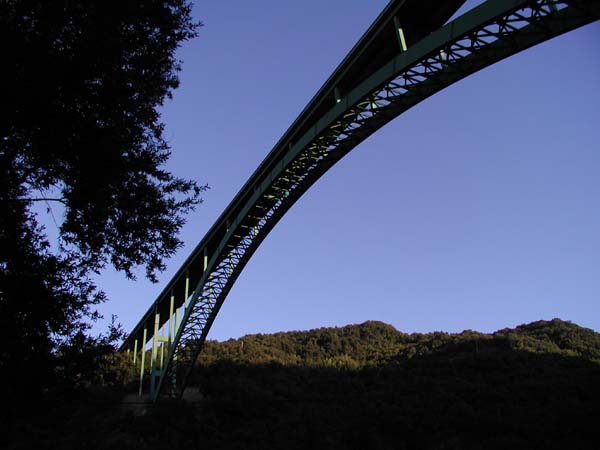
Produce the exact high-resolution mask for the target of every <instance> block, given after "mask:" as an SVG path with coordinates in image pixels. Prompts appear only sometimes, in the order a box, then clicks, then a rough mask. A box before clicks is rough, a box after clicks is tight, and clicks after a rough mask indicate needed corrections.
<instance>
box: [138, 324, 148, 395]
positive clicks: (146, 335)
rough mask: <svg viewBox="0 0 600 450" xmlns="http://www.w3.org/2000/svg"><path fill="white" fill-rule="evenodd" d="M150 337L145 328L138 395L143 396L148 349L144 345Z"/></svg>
mask: <svg viewBox="0 0 600 450" xmlns="http://www.w3.org/2000/svg"><path fill="white" fill-rule="evenodd" d="M147 337H148V329H147V328H146V327H144V333H143V339H142V357H141V364H140V387H139V389H138V395H140V396H141V395H142V391H143V388H144V366H145V365H146V348H145V347H144V343H145V342H146V338H147Z"/></svg>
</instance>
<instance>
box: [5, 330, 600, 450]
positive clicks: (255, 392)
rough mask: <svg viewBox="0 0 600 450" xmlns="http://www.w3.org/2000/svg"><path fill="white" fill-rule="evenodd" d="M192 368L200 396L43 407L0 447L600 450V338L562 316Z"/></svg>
mask: <svg viewBox="0 0 600 450" xmlns="http://www.w3.org/2000/svg"><path fill="white" fill-rule="evenodd" d="M199 363H200V364H199V365H198V367H197V369H196V372H195V374H194V378H193V380H192V381H193V384H195V385H196V386H198V387H199V389H200V391H201V392H202V395H203V398H202V400H201V401H199V402H198V403H171V404H169V403H167V404H162V405H160V406H157V407H154V408H150V409H149V413H148V414H146V415H143V416H136V415H134V414H133V413H132V411H131V410H127V409H125V408H123V407H121V406H119V405H112V406H111V405H110V404H107V403H102V402H101V401H99V399H98V398H97V397H92V398H90V397H89V396H84V397H83V400H79V401H76V400H73V401H71V402H70V403H63V402H54V403H45V404H39V405H35V406H34V408H33V409H32V414H31V415H30V416H28V417H26V418H24V419H23V420H21V421H14V423H12V424H11V427H10V429H8V430H7V431H8V432H7V433H6V434H5V436H10V437H11V439H12V442H11V441H8V445H6V446H3V448H8V449H15V448H23V449H29V448H52V449H55V448H58V449H77V450H79V449H81V448H85V449H86V450H91V449H109V448H111V449H112V448H119V449H139V448H152V449H163V448H164V449H177V448H210V449H245V450H251V449H257V450H258V449H260V450H267V449H307V448H308V449H314V450H317V449H344V450H346V449H361V450H363V449H375V450H377V449H398V450H402V449H407V450H408V449H418V450H443V449H446V450H447V449H460V450H470V449H473V450H475V449H486V450H489V449H502V450H505V449H527V450H534V449H540V450H542V449H543V450H551V449H561V450H562V449H574V450H587V449H590V450H592V449H593V450H597V449H598V448H599V443H600V427H599V425H598V424H599V423H600V334H599V333H596V332H594V331H592V330H588V329H585V328H582V327H579V326H577V325H575V324H572V323H569V322H564V321H561V320H558V319H555V320H552V321H539V322H535V323H531V324H527V325H521V326H519V327H516V328H514V329H503V330H500V331H497V332H495V333H492V334H485V333H478V332H475V331H470V330H468V331H464V332H462V333H457V334H450V333H442V332H436V333H426V334H419V333H414V334H405V333H402V332H399V331H397V330H396V329H395V328H393V327H392V326H390V325H386V324H384V323H381V322H365V323H363V324H361V325H349V326H345V327H339V328H320V329H316V330H310V331H294V332H285V333H276V334H271V335H267V334H257V335H250V336H244V337H242V338H240V339H231V340H228V341H226V342H220V343H219V342H214V341H211V342H208V343H207V346H206V349H205V351H204V352H203V354H202V355H201V358H200V362H199ZM93 398H96V400H93Z"/></svg>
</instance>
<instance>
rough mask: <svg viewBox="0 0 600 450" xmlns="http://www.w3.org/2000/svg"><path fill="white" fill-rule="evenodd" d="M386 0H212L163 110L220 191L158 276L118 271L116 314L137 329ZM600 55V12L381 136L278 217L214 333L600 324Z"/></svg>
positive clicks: (172, 131)
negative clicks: (134, 276) (360, 326)
mask: <svg viewBox="0 0 600 450" xmlns="http://www.w3.org/2000/svg"><path fill="white" fill-rule="evenodd" d="M386 3H387V2H386V1H385V0H370V1H368V2H367V1H359V0H353V1H341V0H330V1H328V2H322V1H316V0H304V1H303V2H281V1H270V0H256V1H253V2H241V1H239V2H218V1H204V2H197V4H196V6H195V9H194V14H195V17H197V18H198V19H199V20H201V21H202V22H204V25H205V26H204V27H203V28H202V29H201V30H200V36H199V37H198V38H197V39H195V40H194V41H192V42H189V43H187V44H186V45H185V46H184V47H182V48H181V49H180V51H179V57H180V59H181V60H182V61H183V71H182V72H181V74H180V78H181V87H180V88H179V89H178V90H177V91H176V92H175V95H174V99H173V100H172V101H170V102H168V103H167V104H166V105H165V107H164V109H163V120H164V122H165V123H166V136H167V139H168V140H169V142H170V143H171V145H172V148H173V155H172V158H171V160H170V162H169V165H168V168H169V169H170V170H171V171H173V172H174V173H175V174H176V175H177V176H183V177H187V178H194V179H196V180H198V181H199V182H200V183H202V184H203V183H208V184H209V185H210V187H211V189H210V190H209V191H208V192H206V193H205V195H204V200H205V201H204V203H203V204H202V205H200V206H199V207H198V208H197V210H196V212H195V213H193V214H192V215H190V216H189V219H188V223H187V224H186V225H185V227H184V229H183V233H182V235H181V237H182V239H183V241H184V242H185V247H184V248H182V249H181V250H180V251H179V252H178V254H177V255H176V256H175V257H174V258H172V259H171V260H170V261H169V262H168V268H167V270H166V271H165V272H164V273H163V274H162V275H161V276H160V277H159V278H160V282H159V283H158V284H152V283H150V282H148V281H147V280H145V279H144V278H143V271H139V277H138V280H137V281H136V282H132V281H128V280H126V279H125V277H124V276H123V275H122V274H116V273H114V272H113V271H111V270H107V271H106V272H105V273H103V274H102V275H101V276H100V277H98V279H97V281H98V283H99V286H100V287H101V288H102V289H104V290H105V291H106V293H107V294H108V296H109V298H110V301H109V302H107V303H106V304H104V305H102V306H101V308H100V309H101V312H102V313H103V314H104V315H105V316H106V317H110V315H111V314H117V315H118V320H119V321H120V322H121V323H122V324H123V325H124V326H125V328H126V329H127V331H129V330H131V329H132V328H133V326H134V325H135V324H136V323H137V321H138V320H139V319H140V318H141V316H142V314H143V313H144V312H145V311H146V310H147V308H148V307H149V306H150V305H151V303H152V302H153V301H154V300H155V298H156V296H157V295H158V293H159V292H160V291H161V289H162V288H163V286H164V284H165V283H166V282H167V281H168V280H169V279H170V277H171V276H172V275H173V274H174V273H175V272H176V271H177V269H178V268H179V266H180V264H181V263H182V262H183V260H185V258H186V257H187V256H188V255H189V253H190V252H191V250H192V249H193V248H194V247H195V246H196V244H197V243H198V242H199V241H200V239H201V238H202V237H203V235H204V233H205V232H206V231H207V230H208V229H209V228H210V226H211V225H212V224H213V222H214V221H215V220H216V218H217V217H218V216H219V214H220V213H221V212H222V211H223V209H224V208H225V207H226V206H227V204H228V203H229V202H230V201H231V199H232V198H233V196H234V195H235V194H236V193H237V191H238V190H239V189H240V188H241V187H242V185H243V184H244V182H245V181H246V179H247V178H248V177H249V176H250V174H251V173H252V172H253V171H254V170H255V168H256V167H257V166H258V164H259V163H260V162H261V161H262V160H263V159H264V157H265V156H266V155H267V153H268V152H269V151H270V150H271V148H272V146H273V145H274V144H275V143H276V142H277V140H278V139H279V138H280V137H281V135H282V134H283V132H284V131H285V130H286V129H287V127H288V126H289V125H290V124H291V122H292V121H293V120H294V119H295V118H296V117H297V115H298V114H299V113H300V111H301V110H302V108H303V107H304V106H305V105H306V103H307V102H308V101H309V100H310V98H311V97H312V96H313V95H314V93H315V92H316V91H317V90H318V88H319V87H320V86H321V85H322V84H323V82H324V81H325V80H326V79H327V78H328V76H329V75H330V74H331V72H332V71H333V70H334V69H335V67H336V66H337V64H338V63H339V62H340V61H341V60H342V59H343V57H344V56H345V55H346V54H347V52H348V51H349V50H350V49H351V48H352V46H353V45H354V44H355V43H356V41H357V40H358V39H359V38H360V36H361V35H362V34H363V33H364V31H366V29H367V27H368V26H369V25H370V24H371V22H372V21H373V20H374V18H375V17H376V16H377V15H378V14H379V12H380V11H381V10H382V9H383V7H384V6H385V5H386ZM478 3H481V2H480V1H470V2H467V4H466V5H465V7H464V8H463V10H462V11H465V10H466V9H470V8H471V7H472V6H474V5H476V4H478ZM409 45H410V42H409ZM599 54H600V23H598V22H596V23H594V24H591V25H588V26H587V27H584V28H581V29H578V30H575V31H574V32H571V33H568V34H566V35H563V36H560V37H558V38H556V39H554V40H551V41H548V42H545V43H543V44H541V45H538V46H536V47H534V48H532V49H529V50H526V51H524V52H522V53H519V54H517V55H515V56H513V57H511V58H509V59H507V60H504V61H502V62H500V63H497V64H495V65H493V66H491V67H489V68H487V69H484V70H483V71H480V72H478V73H476V74H474V75H472V76H469V77H468V78H466V79H464V80H462V81H460V82H458V83H456V84H454V85H452V86H450V87H449V88H447V89H445V90H443V91H442V92H440V93H438V94H435V95H434V96H432V97H431V98H429V99H427V100H426V101H424V102H422V103H421V104H419V105H417V106H416V107H414V108H412V109H411V110H409V111H408V112H406V113H404V114H403V115H402V116H400V117H399V118H397V119H396V120H394V121H393V122H392V123H391V124H389V125H387V126H386V127H384V128H383V129H382V130H380V131H378V132H377V133H376V134H375V135H373V136H371V137H370V138H369V139H368V140H367V141H365V142H364V143H363V144H361V145H360V146H359V147H358V148H356V149H355V150H354V151H353V152H351V153H350V154H349V155H348V156H347V157H345V158H344V159H343V160H342V161H340V162H339V163H338V164H337V165H336V166H334V167H333V168H332V169H331V170H330V171H329V172H328V173H327V174H326V175H325V176H324V177H323V178H321V180H319V181H318V182H317V183H316V184H315V185H314V186H313V187H312V188H311V189H310V190H309V191H308V192H307V193H306V194H305V195H304V196H303V197H302V198H301V199H300V200H299V201H298V202H297V203H296V205H294V207H293V208H292V209H291V210H290V211H289V213H288V214H286V216H285V217H284V218H283V219H282V220H281V221H280V223H279V224H278V225H277V226H276V227H275V229H274V230H273V231H272V232H271V234H270V235H269V236H268V237H267V239H266V240H265V241H264V243H263V244H262V245H261V247H260V248H259V249H258V250H257V251H256V253H255V255H254V256H253V258H252V259H251V260H250V262H249V263H248V265H247V266H246V268H245V269H244V271H243V272H242V274H241V276H240V277H239V279H238V281H237V282H236V284H235V286H234V287H233V289H232V291H231V292H230V294H229V296H228V298H227V300H226V301H225V304H224V305H223V307H222V309H221V312H220V313H219V316H218V318H217V319H216V321H215V323H214V325H213V327H212V330H211V332H210V334H209V338H211V339H219V340H224V339H227V338H230V337H238V336H241V335H244V334H248V333H268V332H274V331H281V330H297V329H309V328H315V327H321V326H341V325H345V324H349V323H360V322H364V321H366V320H381V321H384V322H387V323H390V324H391V325H393V326H395V327H396V328H398V329H399V330H402V331H405V332H415V331H418V332H428V331H434V330H441V331H448V332H456V331H462V330H464V329H476V330H479V331H484V332H489V331H494V330H497V329H500V328H504V327H512V326H515V325H518V324H521V323H525V322H530V321H534V320H539V319H551V318H554V317H560V318H562V319H564V320H571V321H573V322H575V323H578V324H579V325H582V326H586V327H589V328H593V329H595V330H597V331H600V234H599V230H600V202H599V199H600V180H599V176H598V174H599V173H600V106H599V101H600V58H598V55H599ZM103 326H104V325H103V324H100V325H99V328H102V327H103Z"/></svg>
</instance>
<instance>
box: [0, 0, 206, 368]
mask: <svg viewBox="0 0 600 450" xmlns="http://www.w3.org/2000/svg"><path fill="white" fill-rule="evenodd" d="M199 25H200V24H199V23H196V22H194V21H193V20H192V17H191V5H190V4H189V3H188V2H187V1H184V0H164V1H158V0H136V1H132V0H121V1H119V2H116V1H102V2H97V1H91V0H89V1H69V0H59V1H55V2H46V1H43V0H12V1H11V0H7V1H3V2H0V40H1V41H2V42H3V43H4V45H3V54H2V70H1V71H0V86H1V89H2V93H1V97H2V101H1V102H0V171H1V172H0V175H1V181H0V183H1V186H0V187H1V189H0V208H1V211H2V214H1V219H0V282H1V284H0V317H1V319H0V321H1V324H0V326H2V328H3V330H4V331H5V332H6V335H7V336H9V338H8V342H6V341H4V343H3V349H5V350H3V356H6V355H4V353H14V354H20V356H19V358H13V359H15V360H16V359H20V360H23V361H28V358H29V357H30V356H31V357H32V358H33V355H37V356H36V357H35V358H38V357H39V358H45V357H47V356H48V351H49V349H51V348H53V347H54V346H56V344H57V342H58V341H60V340H61V339H65V338H67V339H68V336H70V335H72V334H73V333H75V332H76V330H78V331H80V330H81V326H82V322H81V320H82V319H83V318H84V317H93V314H94V313H93V305H94V304H96V303H98V302H99V301H102V299H103V295H102V294H101V293H98V292H97V290H96V288H95V286H94V285H93V283H92V282H91V281H90V280H89V279H88V278H87V276H88V275H89V274H90V273H91V272H98V271H99V270H101V269H102V268H104V267H105V266H106V265H107V264H110V265H112V266H114V267H115V268H116V269H117V270H120V271H123V272H125V274H126V275H127V276H128V277H134V273H133V269H134V268H136V267H144V268H145V273H146V276H147V277H149V278H150V279H152V280H155V279H156V273H157V272H158V271H160V270H162V269H163V268H164V259H165V258H167V257H169V256H170V255H172V254H173V253H174V252H175V251H176V250H177V248H178V247H179V246H180V245H181V241H180V240H179V239H178V238H177V234H178V232H179V230H180V228H181V226H182V225H183V223H184V217H185V215H186V214H187V213H188V212H189V211H190V210H191V209H192V208H193V207H194V206H195V205H196V204H197V203H198V202H199V201H201V199H200V197H199V196H200V193H201V192H202V191H203V190H204V189H205V188H206V187H205V186H200V185H198V184H197V183H196V182H195V181H191V180H186V179H182V178H178V177H176V176H174V175H173V174H172V173H170V172H169V171H167V170H166V169H165V168H164V165H165V163H166V161H167V160H168V158H169V156H170V147H169V144H168V143H167V142H166V140H165V139H164V136H163V129H164V124H163V123H162V122H161V120H160V113H159V110H158V108H159V107H160V106H161V105H162V104H163V102H164V101H165V99H168V98H170V97H171V95H172V91H173V90H174V89H175V88H177V86H178V84H179V81H178V77H177V72H178V71H179V70H180V62H179V61H178V60H177V59H176V57H175V51H176V49H177V47H178V46H179V45H180V43H181V42H183V41H185V40H188V39H191V38H193V37H195V36H196V35H197V30H198V27H199ZM49 198H50V201H56V202H59V203H60V204H61V208H63V209H64V216H63V220H62V222H61V223H60V225H59V236H60V252H59V253H57V254H53V253H52V252H51V251H50V248H49V245H48V242H47V239H46V238H45V235H44V232H43V229H42V228H41V227H39V226H38V224H37V223H36V221H35V215H34V214H33V213H32V205H34V204H35V202H37V201H40V200H48V199H49ZM35 358H34V359H35ZM11 361H12V360H11ZM0 364H2V365H5V364H7V359H5V358H4V357H3V358H2V363H0ZM24 364H27V363H26V362H25V363H24Z"/></svg>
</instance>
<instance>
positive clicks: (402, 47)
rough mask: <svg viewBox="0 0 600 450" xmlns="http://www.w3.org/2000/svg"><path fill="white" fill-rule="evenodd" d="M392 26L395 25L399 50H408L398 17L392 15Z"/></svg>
mask: <svg viewBox="0 0 600 450" xmlns="http://www.w3.org/2000/svg"><path fill="white" fill-rule="evenodd" d="M394 26H395V27H396V35H397V36H398V43H399V44H400V50H402V51H403V52H405V51H406V50H408V47H407V46H406V38H405V37H404V30H403V29H402V25H401V24H400V19H398V17H397V16H394Z"/></svg>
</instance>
